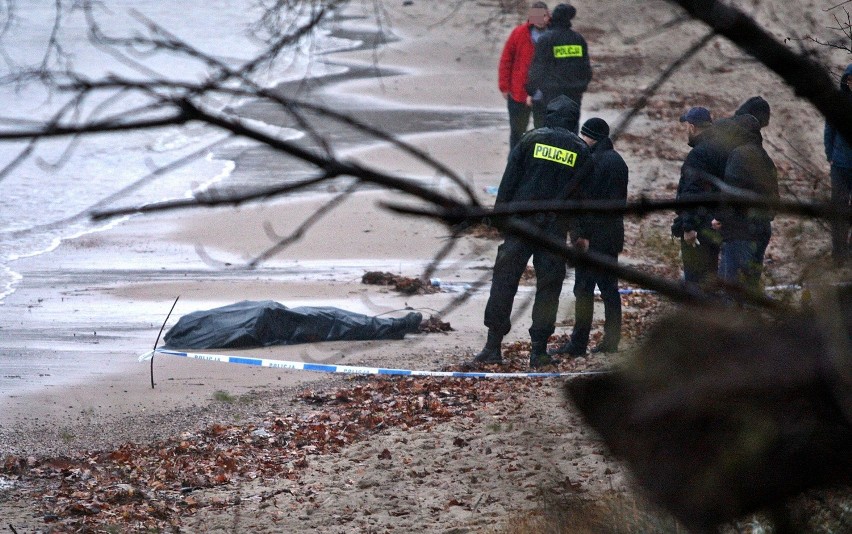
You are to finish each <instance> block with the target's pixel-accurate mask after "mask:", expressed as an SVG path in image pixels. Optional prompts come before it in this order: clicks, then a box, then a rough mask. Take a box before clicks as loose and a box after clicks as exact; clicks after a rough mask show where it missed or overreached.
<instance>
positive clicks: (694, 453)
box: [566, 289, 852, 532]
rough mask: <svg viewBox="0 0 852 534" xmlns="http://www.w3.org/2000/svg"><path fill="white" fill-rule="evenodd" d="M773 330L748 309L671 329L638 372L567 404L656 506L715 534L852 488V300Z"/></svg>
mask: <svg viewBox="0 0 852 534" xmlns="http://www.w3.org/2000/svg"><path fill="white" fill-rule="evenodd" d="M818 303H819V305H818V306H817V305H814V306H812V307H811V308H809V309H807V310H805V311H798V312H795V313H790V314H787V315H785V316H783V317H774V318H771V319H767V318H765V317H761V316H759V315H758V314H756V313H753V312H749V311H745V310H742V309H738V310H730V311H729V312H727V313H723V314H719V313H715V314H710V313H709V312H706V311H703V312H702V311H700V310H697V309H696V310H687V311H686V312H683V311H682V312H681V313H678V314H676V315H674V316H671V317H668V318H664V319H662V320H661V321H660V322H659V323H658V324H657V325H655V327H654V328H653V330H652V331H651V332H650V333H649V335H648V338H647V339H646V341H645V342H644V343H643V346H642V347H641V348H640V349H638V350H637V351H636V353H635V354H634V355H632V357H631V360H630V361H628V362H626V363H625V364H624V365H623V366H620V367H619V368H618V369H617V370H616V371H615V372H613V373H612V374H609V375H603V376H594V377H588V378H585V379H582V380H573V381H571V382H569V383H568V385H567V386H566V388H567V393H568V395H569V396H570V397H571V399H572V400H573V402H574V403H575V404H576V405H577V407H578V408H579V409H580V411H581V412H582V414H583V416H584V418H585V419H586V421H587V422H588V423H589V424H590V425H591V426H592V427H594V428H595V430H596V431H597V432H598V433H599V434H600V435H601V436H602V437H603V439H604V440H605V441H606V443H607V445H608V446H609V448H610V450H611V451H612V452H613V454H615V455H616V456H618V457H620V458H622V459H624V460H625V461H626V462H627V464H628V465H629V466H630V469H631V471H632V473H633V474H634V476H635V478H636V480H637V481H638V483H639V484H640V485H641V486H642V487H643V488H644V489H645V490H646V492H647V493H648V495H649V497H650V498H651V499H652V500H653V501H655V502H656V503H657V504H659V505H661V506H662V507H664V508H665V509H667V510H668V511H670V512H671V513H672V514H673V515H674V516H676V517H677V518H678V519H679V520H680V521H682V522H683V523H684V525H686V526H687V527H688V528H690V529H693V530H695V531H701V532H704V531H714V530H715V529H716V528H717V527H718V526H719V525H721V524H723V523H726V522H729V521H731V520H734V519H737V518H740V517H742V516H744V515H746V514H749V513H752V512H757V511H769V512H770V513H771V514H772V515H771V517H773V518H774V519H775V520H776V521H775V523H776V531H777V532H781V531H795V530H796V527H795V526H792V525H791V524H790V520H789V515H787V514H785V513H784V512H785V510H786V508H785V503H786V502H788V499H789V498H790V497H794V496H796V495H798V494H800V493H802V492H804V491H806V490H808V489H812V488H824V487H827V486H833V485H843V484H848V483H850V482H852V397H850V394H852V380H850V377H849V375H850V373H852V365H850V361H852V356H850V354H851V353H850V349H849V347H850V334H852V291H851V290H849V289H842V290H837V291H834V292H832V293H831V294H830V295H828V296H825V297H823V298H821V299H819V301H818Z"/></svg>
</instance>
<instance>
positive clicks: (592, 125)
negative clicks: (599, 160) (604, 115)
mask: <svg viewBox="0 0 852 534" xmlns="http://www.w3.org/2000/svg"><path fill="white" fill-rule="evenodd" d="M580 133H581V134H583V135H585V136H586V137H588V138H589V139H592V140H594V141H600V140H601V139H606V138H607V137H609V124H607V123H606V121H605V120H603V119H601V118H598V117H592V118H591V119H589V120H587V121H586V122H584V123H583V127H582V128H580Z"/></svg>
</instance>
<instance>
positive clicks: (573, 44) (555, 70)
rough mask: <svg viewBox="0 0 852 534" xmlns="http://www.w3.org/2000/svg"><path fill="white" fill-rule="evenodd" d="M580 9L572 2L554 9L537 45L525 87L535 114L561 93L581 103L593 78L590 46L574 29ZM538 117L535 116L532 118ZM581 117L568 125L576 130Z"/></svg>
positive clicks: (572, 129) (578, 103) (573, 130)
mask: <svg viewBox="0 0 852 534" xmlns="http://www.w3.org/2000/svg"><path fill="white" fill-rule="evenodd" d="M576 14H577V10H576V9H575V8H574V6H571V5H570V4H559V5H558V6H556V7H555V8H554V9H553V13H552V14H551V17H550V26H549V28H548V30H547V31H546V32H544V35H542V36H541V37H540V38H539V40H538V41H537V42H536V44H535V55H534V56H533V61H532V65H530V71H529V78H528V80H527V85H526V90H527V94H528V95H530V96H529V97H528V103H529V104H530V105H531V106H532V110H533V117H535V115H536V114H537V113H539V114H540V113H541V112H542V110H544V109H545V107H546V106H547V104H548V103H549V102H550V101H551V100H553V99H554V98H556V97H557V96H559V95H565V96H568V97H569V98H570V99H571V100H573V101H574V102H576V103H577V106H578V107H579V106H582V102H583V93H585V92H586V88H587V87H588V86H589V82H590V81H591V80H592V66H591V62H590V61H589V49H588V45H587V44H586V40H585V39H584V38H583V36H582V35H580V34H579V33H577V32H575V31H574V30H572V29H571V20H572V19H573V18H574V16H575V15H576ZM533 120H535V119H533ZM579 121H580V117H579V115H578V116H577V122H575V123H574V124H572V125H571V127H570V128H569V129H570V130H571V131H572V132H574V133H577V131H578V126H579Z"/></svg>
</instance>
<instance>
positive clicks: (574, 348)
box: [547, 341, 586, 356]
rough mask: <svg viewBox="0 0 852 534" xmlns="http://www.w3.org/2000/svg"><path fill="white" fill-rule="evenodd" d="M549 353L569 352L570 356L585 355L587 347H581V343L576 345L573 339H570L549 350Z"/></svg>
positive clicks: (551, 354)
mask: <svg viewBox="0 0 852 534" xmlns="http://www.w3.org/2000/svg"><path fill="white" fill-rule="evenodd" d="M547 354H549V355H550V356H553V355H556V354H567V355H568V356H583V355H585V354H586V347H580V346H579V345H575V344H574V342H573V341H569V342H567V343H564V344H562V345H560V346H558V347H556V348H555V349H551V350H549V351H547Z"/></svg>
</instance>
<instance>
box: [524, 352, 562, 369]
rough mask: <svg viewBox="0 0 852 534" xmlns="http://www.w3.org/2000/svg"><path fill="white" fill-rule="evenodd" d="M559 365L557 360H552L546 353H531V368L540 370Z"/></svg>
mask: <svg viewBox="0 0 852 534" xmlns="http://www.w3.org/2000/svg"><path fill="white" fill-rule="evenodd" d="M558 363H559V360H558V359H556V358H551V357H550V355H549V354H548V353H546V352H542V353H530V368H531V369H538V368H539V367H544V366H546V365H556V364H558Z"/></svg>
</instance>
